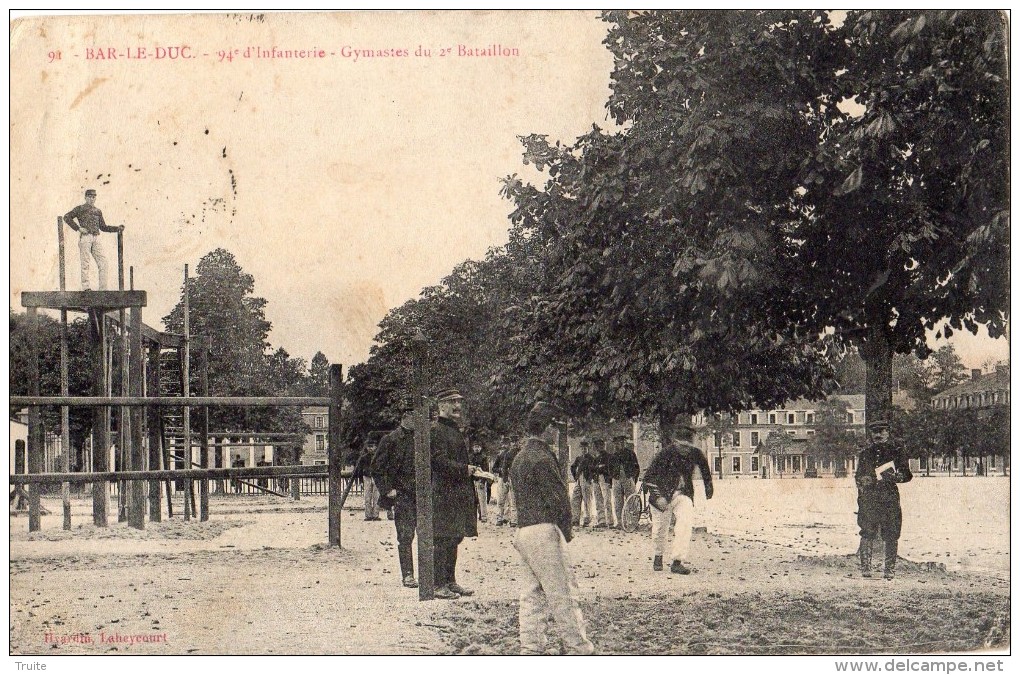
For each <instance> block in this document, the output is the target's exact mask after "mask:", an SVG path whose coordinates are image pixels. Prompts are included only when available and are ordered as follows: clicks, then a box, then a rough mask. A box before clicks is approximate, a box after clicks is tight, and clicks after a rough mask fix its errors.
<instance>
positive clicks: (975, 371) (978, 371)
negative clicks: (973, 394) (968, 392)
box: [970, 368, 981, 381]
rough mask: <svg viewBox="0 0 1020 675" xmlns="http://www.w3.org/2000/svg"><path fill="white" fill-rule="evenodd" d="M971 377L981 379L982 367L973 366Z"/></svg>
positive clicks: (975, 379)
mask: <svg viewBox="0 0 1020 675" xmlns="http://www.w3.org/2000/svg"><path fill="white" fill-rule="evenodd" d="M970 379H972V380H974V381H977V380H980V379H981V369H980V368H971V369H970Z"/></svg>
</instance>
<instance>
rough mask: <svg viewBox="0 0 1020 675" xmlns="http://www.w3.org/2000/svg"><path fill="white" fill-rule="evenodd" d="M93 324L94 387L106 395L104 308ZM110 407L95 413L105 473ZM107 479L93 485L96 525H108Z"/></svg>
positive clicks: (97, 459) (95, 450)
mask: <svg viewBox="0 0 1020 675" xmlns="http://www.w3.org/2000/svg"><path fill="white" fill-rule="evenodd" d="M89 319H90V320H89V327H90V329H91V331H92V336H91V337H92V340H91V343H92V368H93V370H92V386H93V390H94V391H95V392H96V395H97V396H105V395H106V380H107V378H106V374H107V372H108V371H107V368H106V353H105V352H106V316H105V315H104V314H103V312H102V311H101V310H90V311H89ZM109 414H110V408H109V407H107V406H98V407H96V408H95V409H94V412H93V414H92V467H93V471H96V472H105V471H106V470H107V467H108V466H109V463H110V462H109V459H110V437H109V427H108V419H109ZM108 490H109V488H108V486H107V482H106V481H97V482H95V483H93V484H92V522H93V524H95V525H96V527H106V526H107V518H106V513H107V503H108V501H109V493H108Z"/></svg>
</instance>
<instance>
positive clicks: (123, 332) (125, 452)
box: [117, 275, 131, 522]
mask: <svg viewBox="0 0 1020 675" xmlns="http://www.w3.org/2000/svg"><path fill="white" fill-rule="evenodd" d="M121 276H122V277H123V275H121ZM121 286H122V287H121V289H120V290H124V289H123V284H121ZM119 337H120V339H119V340H118V341H117V342H118V344H119V346H120V395H121V396H130V393H129V392H130V390H131V370H130V363H129V356H128V347H129V340H130V337H129V331H128V326H127V311H126V310H124V309H121V310H120V335H119ZM117 419H118V420H119V424H118V429H117V457H119V458H120V466H119V467H118V468H119V470H120V471H124V470H126V469H127V467H128V457H129V446H130V444H131V409H130V408H128V407H127V406H121V407H120V411H119V413H118V415H117ZM118 486H119V489H118V490H117V506H118V508H117V521H118V522H124V521H125V520H127V519H128V494H127V493H128V489H129V488H128V483H127V481H123V480H122V481H118Z"/></svg>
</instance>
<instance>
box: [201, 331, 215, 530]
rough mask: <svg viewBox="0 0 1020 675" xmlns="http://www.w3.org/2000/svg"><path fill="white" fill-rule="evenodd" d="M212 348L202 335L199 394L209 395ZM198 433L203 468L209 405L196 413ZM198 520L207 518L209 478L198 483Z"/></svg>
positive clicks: (207, 463) (206, 460) (207, 449)
mask: <svg viewBox="0 0 1020 675" xmlns="http://www.w3.org/2000/svg"><path fill="white" fill-rule="evenodd" d="M210 349H212V338H210V337H209V336H208V335H207V336H204V337H203V338H202V339H201V341H200V345H199V350H198V388H199V389H198V391H199V395H200V396H208V395H209V350H210ZM198 415H199V417H198V434H199V443H200V444H201V450H200V453H199V458H198V463H199V464H201V465H202V468H203V469H210V468H212V467H210V466H209V407H208V406H202V407H201V408H200V409H199V413H198ZM199 520H200V521H202V522H205V521H207V520H209V479H208V478H206V479H204V480H202V482H201V483H199Z"/></svg>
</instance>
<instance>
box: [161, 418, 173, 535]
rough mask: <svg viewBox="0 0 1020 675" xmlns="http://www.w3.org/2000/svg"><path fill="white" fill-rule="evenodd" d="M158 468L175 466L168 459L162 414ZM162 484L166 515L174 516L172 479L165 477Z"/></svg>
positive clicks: (168, 447) (168, 448) (167, 445)
mask: <svg viewBox="0 0 1020 675" xmlns="http://www.w3.org/2000/svg"><path fill="white" fill-rule="evenodd" d="M159 448H160V453H159V468H160V469H170V468H177V467H175V466H173V462H171V461H170V443H168V442H167V438H166V422H165V421H164V420H163V416H162V415H160V417H159ZM163 484H164V485H165V486H166V517H167V518H173V517H174V481H172V480H170V479H169V478H167V479H166V480H165V481H164V482H163Z"/></svg>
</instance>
